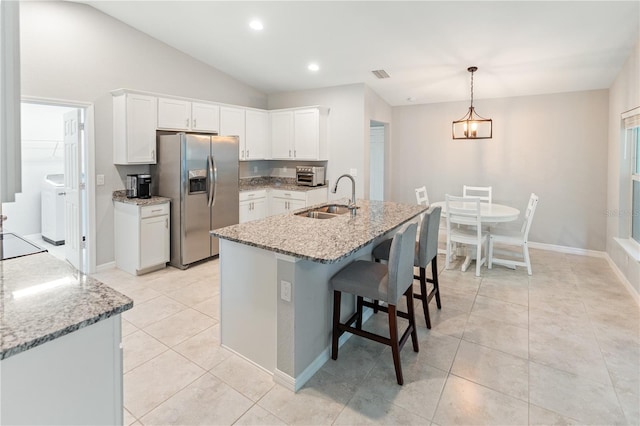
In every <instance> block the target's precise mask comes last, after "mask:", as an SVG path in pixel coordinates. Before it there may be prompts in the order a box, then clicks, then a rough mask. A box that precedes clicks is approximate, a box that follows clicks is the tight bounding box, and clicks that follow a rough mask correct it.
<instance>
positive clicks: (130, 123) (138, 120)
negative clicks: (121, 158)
mask: <svg viewBox="0 0 640 426" xmlns="http://www.w3.org/2000/svg"><path fill="white" fill-rule="evenodd" d="M126 96H127V104H126V110H127V112H126V123H125V126H126V141H115V142H114V143H125V144H126V146H127V149H126V152H127V158H126V162H125V163H120V162H118V163H117V164H155V163H156V111H157V106H156V98H155V97H154V96H146V95H137V94H127V95H126Z"/></svg>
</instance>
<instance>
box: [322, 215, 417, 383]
mask: <svg viewBox="0 0 640 426" xmlns="http://www.w3.org/2000/svg"><path fill="white" fill-rule="evenodd" d="M417 226H418V225H417V224H416V223H407V224H405V225H403V226H402V227H401V228H400V230H399V231H398V232H397V233H396V234H395V235H394V237H393V241H392V243H391V247H390V255H389V262H388V264H386V265H384V264H381V263H376V262H371V261H365V260H357V261H355V262H351V263H350V264H348V265H347V266H345V267H344V268H342V269H341V270H340V271H338V272H337V273H336V274H335V275H334V276H333V277H331V279H330V283H331V286H332V287H333V335H332V339H331V358H332V359H334V360H337V359H338V340H339V338H340V336H341V335H342V334H343V333H344V332H349V333H352V334H355V335H357V336H360V337H364V338H367V339H371V340H374V341H376V342H379V343H383V344H385V345H388V346H391V353H392V355H393V363H394V366H395V370H396V379H397V382H398V384H399V385H402V384H403V382H404V381H403V377H402V366H401V364H400V350H401V349H402V347H403V346H404V344H405V342H406V341H407V339H408V338H409V336H411V342H412V344H413V350H414V351H415V352H418V350H419V347H418V333H417V331H416V325H415V314H414V310H413V289H412V285H413V257H414V254H413V252H414V246H415V240H416V229H417ZM342 292H347V293H350V294H353V295H355V296H356V297H357V303H356V312H355V313H354V314H353V315H352V316H351V317H350V318H349V319H347V321H346V322H344V323H341V322H340V304H341V299H342ZM403 295H404V296H405V297H406V298H407V312H406V313H402V312H397V310H396V305H397V303H398V301H399V300H400V299H401V298H402V296H403ZM365 297H366V298H367V299H372V300H382V301H384V302H386V303H387V306H386V307H380V308H379V309H380V310H383V311H385V312H387V313H388V317H389V337H385V336H380V335H378V334H374V333H371V332H368V331H365V330H363V329H362V308H363V306H371V307H373V303H371V302H366V301H365V300H364V298H365ZM398 316H400V317H403V318H406V319H408V320H409V325H408V327H407V328H406V330H405V331H404V333H403V334H402V337H400V338H398V324H397V317H398ZM354 322H355V323H356V325H355V327H353V326H352V325H353V323H354Z"/></svg>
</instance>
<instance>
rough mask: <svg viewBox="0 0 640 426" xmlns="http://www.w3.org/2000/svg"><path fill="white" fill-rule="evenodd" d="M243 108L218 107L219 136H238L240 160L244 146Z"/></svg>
mask: <svg viewBox="0 0 640 426" xmlns="http://www.w3.org/2000/svg"><path fill="white" fill-rule="evenodd" d="M244 113H245V110H244V109H243V108H232V107H228V106H223V107H220V133H219V134H220V136H238V147H239V148H238V150H239V152H238V154H239V156H240V159H241V160H242V159H243V158H242V151H243V149H244V146H245V136H244V131H245V129H244V126H245V114H244Z"/></svg>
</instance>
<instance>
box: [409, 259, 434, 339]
mask: <svg viewBox="0 0 640 426" xmlns="http://www.w3.org/2000/svg"><path fill="white" fill-rule="evenodd" d="M427 295H428V293H427V271H426V269H425V268H423V267H420V295H419V296H420V297H419V299H420V300H421V301H422V311H423V312H424V322H425V323H426V324H427V328H428V329H431V318H430V317H429V298H428V297H427ZM407 303H408V301H407Z"/></svg>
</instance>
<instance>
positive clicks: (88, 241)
mask: <svg viewBox="0 0 640 426" xmlns="http://www.w3.org/2000/svg"><path fill="white" fill-rule="evenodd" d="M20 102H21V103H29V104H39V105H50V106H61V107H69V108H78V109H83V110H84V147H83V148H84V153H85V154H84V155H83V156H82V157H83V160H84V166H85V170H86V173H85V177H84V182H85V194H86V202H85V203H82V210H83V215H84V217H85V218H86V221H87V223H86V232H87V235H85V256H83V262H82V269H81V272H83V273H85V274H91V273H94V272H96V191H95V183H96V182H95V130H94V123H95V121H94V107H93V103H91V102H82V101H74V100H68V99H54V98H41V97H37V96H22V97H21V99H20ZM78 172H80V171H78ZM81 199H82V197H81Z"/></svg>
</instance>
